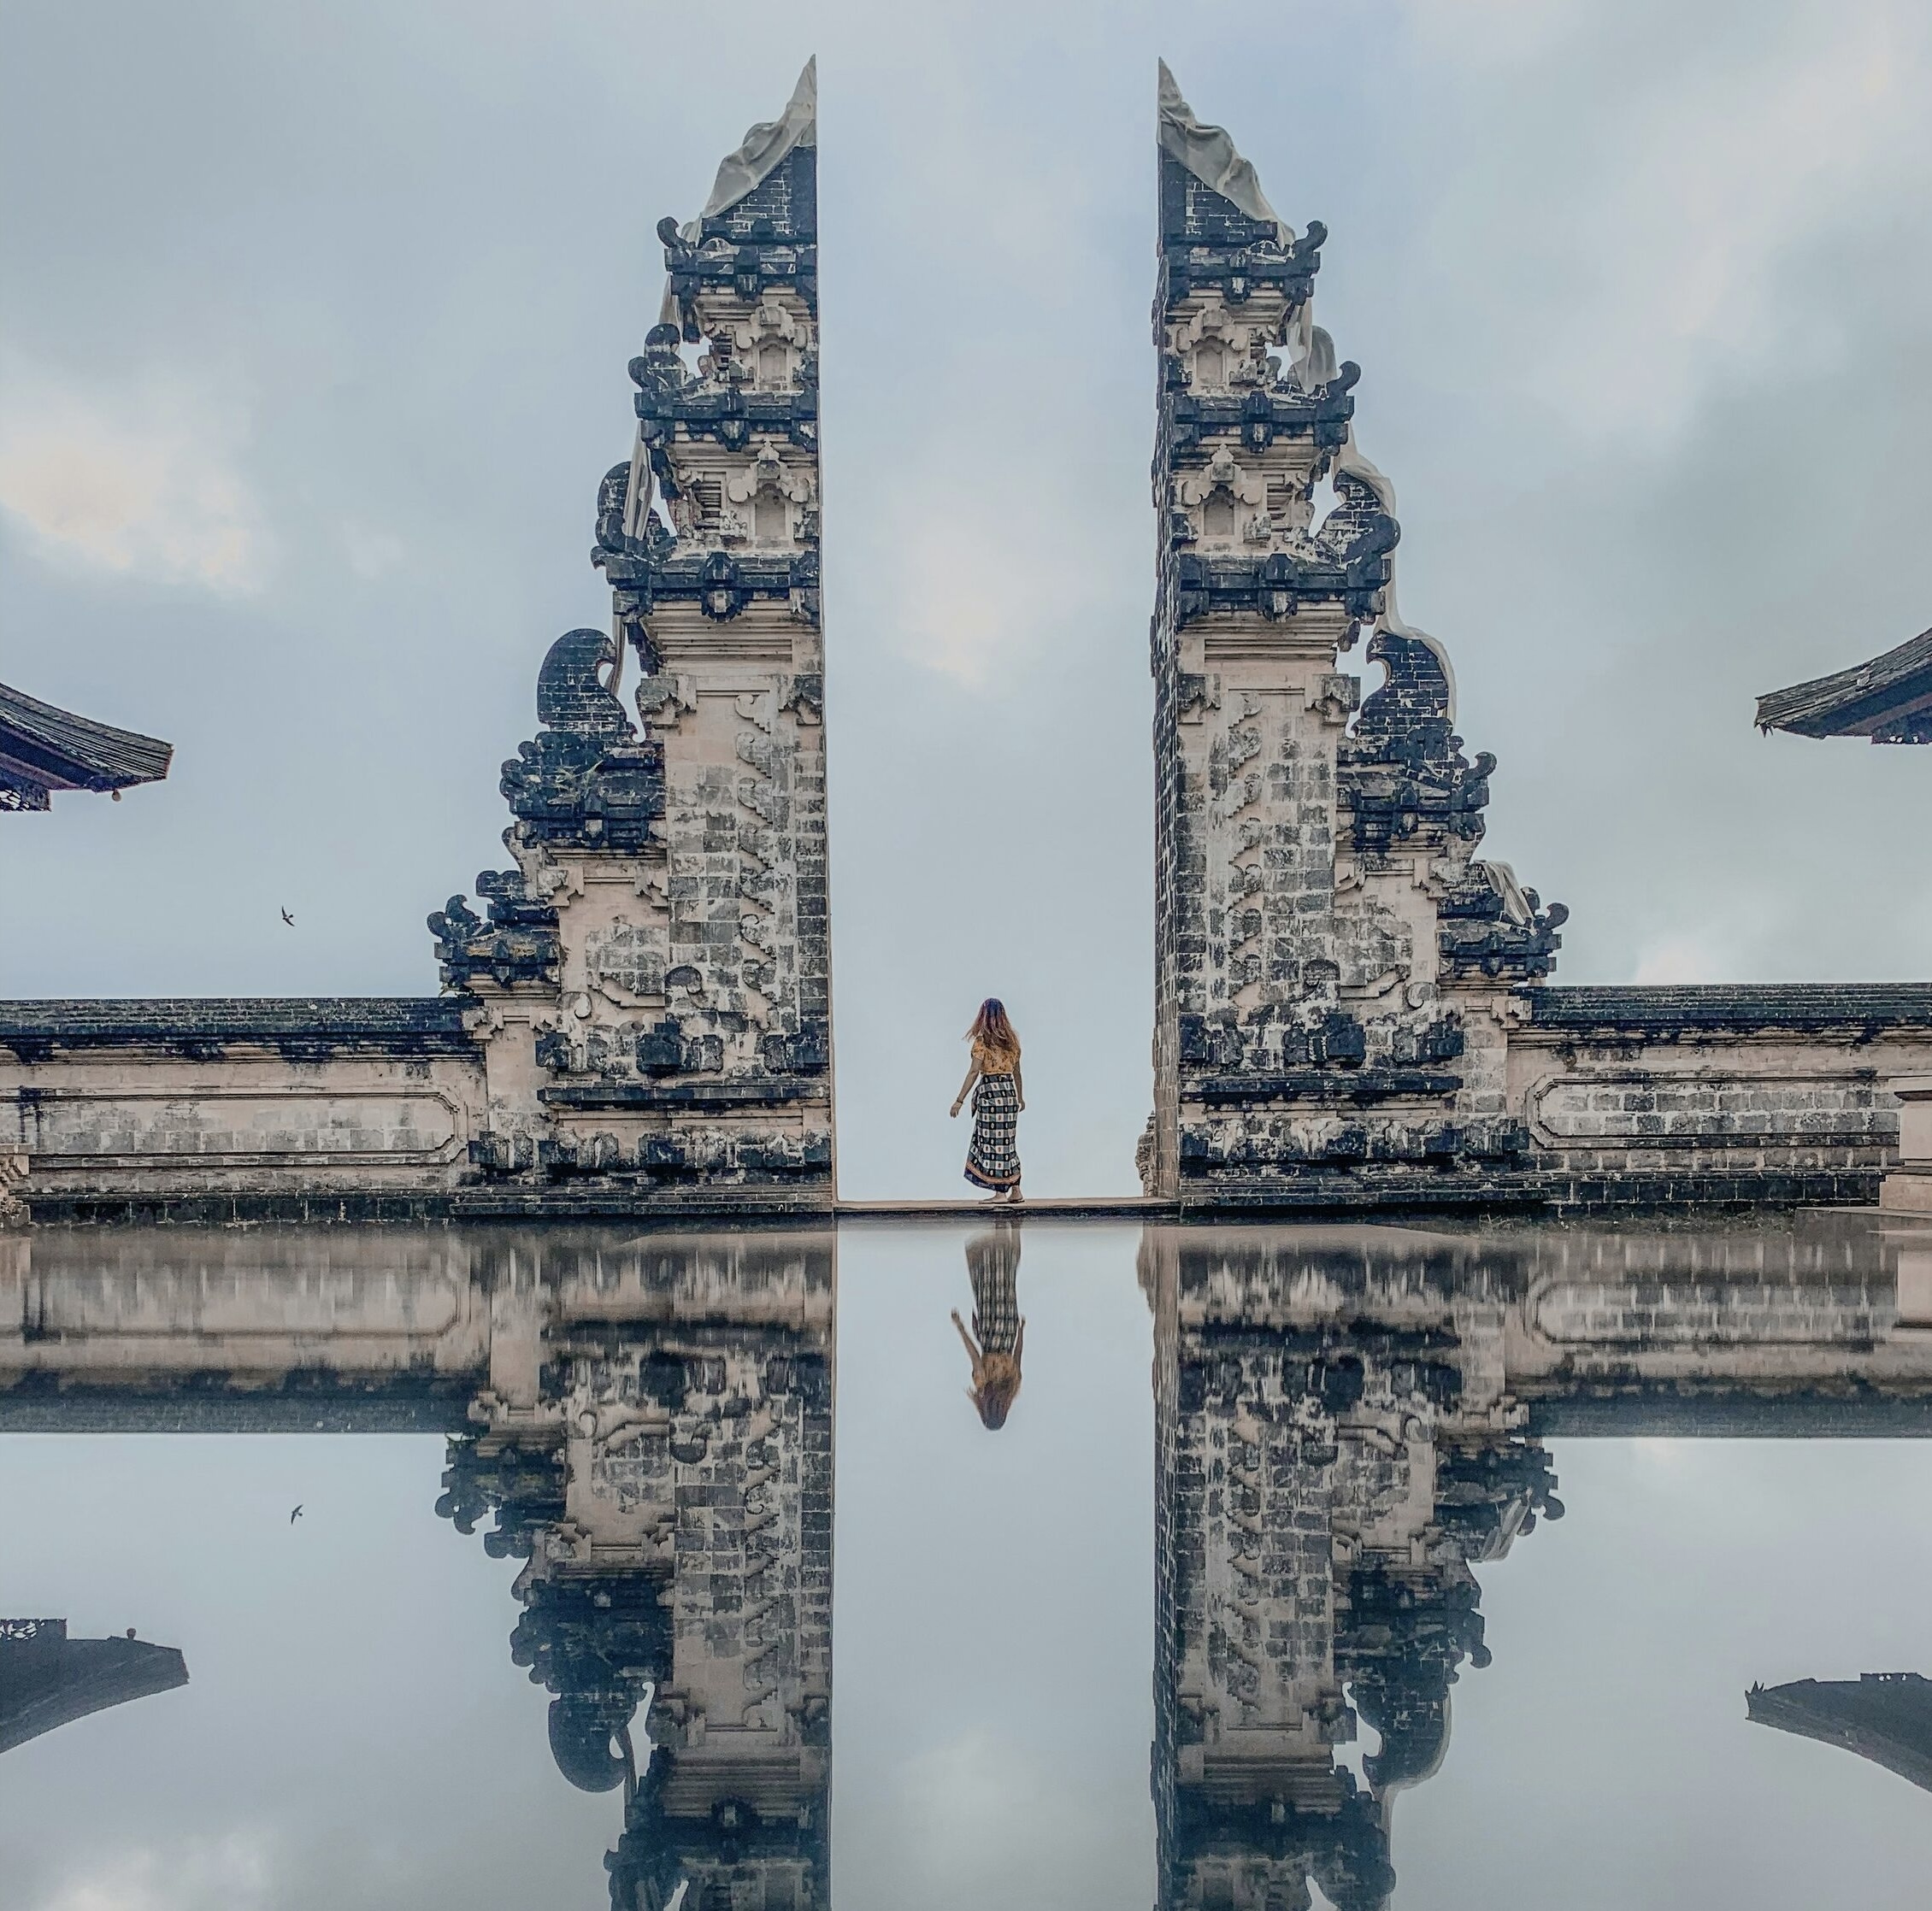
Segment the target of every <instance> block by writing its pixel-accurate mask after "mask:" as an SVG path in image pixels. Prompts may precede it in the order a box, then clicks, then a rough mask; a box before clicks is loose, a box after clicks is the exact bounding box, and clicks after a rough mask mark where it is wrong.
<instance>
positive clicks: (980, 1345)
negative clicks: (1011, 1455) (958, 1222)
mask: <svg viewBox="0 0 1932 1911" xmlns="http://www.w3.org/2000/svg"><path fill="white" fill-rule="evenodd" d="M966 1273H967V1277H968V1279H970V1280H971V1282H972V1283H973V1333H971V1334H969V1333H968V1332H966V1323H965V1322H964V1321H963V1320H961V1319H960V1318H959V1310H958V1309H957V1308H954V1309H953V1314H952V1324H953V1326H956V1327H957V1328H958V1330H959V1338H960V1339H961V1340H962V1341H963V1342H964V1343H965V1344H966V1358H967V1359H968V1360H969V1361H971V1362H972V1363H973V1385H972V1387H971V1389H970V1390H969V1393H968V1397H969V1399H970V1400H971V1401H972V1402H973V1404H974V1405H975V1407H976V1408H979V1410H980V1420H981V1424H982V1425H983V1426H985V1427H986V1429H987V1432H989V1433H997V1432H998V1431H999V1429H1000V1428H1001V1427H1003V1426H1005V1424H1006V1416H1007V1414H1009V1413H1010V1412H1011V1410H1012V1407H1013V1402H1014V1401H1015V1400H1016V1399H1017V1398H1018V1397H1019V1392H1020V1356H1021V1355H1022V1354H1023V1353H1024V1352H1025V1351H1026V1345H1027V1324H1026V1322H1025V1320H1022V1318H1021V1315H1020V1280H1019V1276H1020V1231H1019V1229H1018V1228H1017V1227H1016V1226H1012V1225H1011V1224H1010V1222H1001V1223H999V1224H998V1226H994V1227H993V1228H992V1229H991V1230H989V1231H988V1232H987V1233H984V1234H975V1236H974V1237H973V1238H972V1239H971V1240H970V1241H969V1242H968V1243H967V1244H966ZM973 1334H977V1335H978V1336H979V1337H980V1338H979V1339H978V1341H977V1342H976V1343H975V1340H974V1338H973Z"/></svg>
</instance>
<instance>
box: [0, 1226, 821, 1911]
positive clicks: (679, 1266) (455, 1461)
mask: <svg viewBox="0 0 1932 1911" xmlns="http://www.w3.org/2000/svg"><path fill="white" fill-rule="evenodd" d="M34 1250H35V1251H34V1254H33V1255H32V1261H31V1265H29V1264H28V1263H27V1260H26V1257H25V1256H24V1255H17V1256H16V1257H15V1264H14V1266H13V1267H12V1268H11V1269H10V1270H9V1271H10V1273H11V1275H12V1278H13V1279H14V1281H15V1285H17V1287H18V1289H19V1293H18V1300H19V1312H18V1314H17V1316H16V1318H17V1319H18V1320H19V1321H20V1323H21V1331H20V1334H19V1338H18V1339H17V1341H15V1342H14V1344H12V1345H11V1346H10V1347H9V1348H7V1349H6V1355H7V1358H6V1362H5V1364H6V1365H7V1366H8V1367H11V1368H12V1371H10V1372H3V1373H0V1388H3V1389H4V1391H3V1392H0V1425H4V1426H9V1427H11V1428H14V1429H16V1430H44V1431H45V1430H68V1429H73V1428H75V1427H86V1428H91V1429H96V1430H103V1431H108V1430H131V1429H142V1430H150V1429H156V1428H175V1429H194V1430H200V1431H238V1432H239V1431H262V1430H283V1429H288V1428H292V1427H300V1428H304V1429H321V1430H333V1431H358V1430H363V1431H366V1430H373V1429H383V1430H391V1431H393V1430H398V1429H411V1430H415V1429H421V1428H424V1427H427V1426H439V1425H440V1426H444V1427H445V1428H446V1429H449V1430H450V1431H451V1438H450V1441H449V1463H448V1467H447V1469H446V1471H445V1474H444V1479H443V1487H444V1491H443V1493H442V1496H441V1498H440V1499H439V1502H438V1505H437V1511H438V1512H439V1513H440V1514H443V1515H444V1516H445V1517H446V1518H448V1519H449V1520H451V1521H453V1522H454V1524H455V1525H456V1528H457V1529H458V1530H459V1531H460V1532H464V1533H469V1532H474V1531H475V1529H476V1528H477V1526H479V1525H480V1524H481V1523H482V1522H484V1521H486V1520H487V1521H488V1522H489V1526H488V1530H487V1531H486V1532H485V1533H484V1535H483V1540H482V1544H483V1546H484V1548H485V1549H486V1551H487V1552H488V1553H490V1554H492V1555H494V1556H497V1557H499V1558H502V1557H515V1558H517V1559H520V1560H521V1561H524V1562H525V1563H524V1565H523V1567H522V1569H521V1572H520V1573H518V1575H517V1578H516V1580H515V1586H514V1591H515V1597H516V1599H517V1601H518V1602H519V1603H520V1605H521V1608H522V1609H521V1615H520V1616H519V1617H518V1619H517V1620H516V1622H515V1629H514V1631H513V1632H512V1633H511V1635H510V1655H511V1656H512V1657H513V1658H514V1659H515V1662H516V1663H517V1664H518V1665H520V1666H523V1667H527V1668H528V1670H529V1674H530V1677H531V1678H532V1679H533V1680H535V1681H537V1682H538V1683H539V1684H541V1685H543V1686H545V1688H546V1689H547V1690H548V1691H550V1692H551V1694H552V1695H553V1696H552V1699H551V1707H550V1718H549V1727H550V1744H551V1753H552V1755H553V1757H554V1759H555V1761H556V1763H557V1767H558V1769H559V1770H560V1771H561V1772H562V1773H563V1775H564V1777H566V1778H567V1779H569V1780H570V1782H571V1783H572V1784H573V1785H577V1786H579V1787H580V1788H582V1789H584V1790H593V1791H594V1790H616V1789H618V1788H620V1787H621V1790H622V1793H623V1805H622V1824H621V1835H620V1836H619V1837H618V1838H617V1839H616V1846H615V1849H613V1850H612V1851H611V1852H610V1855H609V1856H608V1858H607V1859H606V1861H605V1862H606V1868H607V1870H608V1871H609V1873H610V1897H611V1903H612V1905H613V1907H614V1908H620V1907H621V1911H663V1907H665V1906H668V1905H669V1904H671V1903H672V1902H674V1900H677V1899H678V1897H679V1894H680V1891H681V1892H683V1893H684V1894H685V1895H684V1897H683V1902H685V1903H686V1904H687V1905H690V1906H692V1907H693V1908H695V1907H697V1906H701V1905H711V1904H733V1905H737V1904H744V1905H747V1906H750V1907H753V1908H755V1911H821V1908H822V1907H824V1906H826V1905H828V1903H829V1902H830V1897H829V1883H828V1876H829V1852H828V1832H827V1827H828V1799H829V1787H830V1749H829V1748H830V1703H831V1600H832V1531H831V1518H832V1348H833V1242H832V1237H831V1236H830V1235H829V1234H825V1233H816V1234H806V1233H786V1232H777V1233H771V1234H747V1235H739V1236H718V1237H709V1238H679V1237H674V1236H669V1235H666V1236H657V1237H652V1238H648V1239H645V1240H641V1241H638V1242H634V1243H630V1244H613V1243H610V1242H608V1241H591V1240H585V1239H580V1238H571V1237H570V1236H568V1235H561V1236H557V1235H553V1236H545V1235H536V1234H532V1235H521V1234H504V1235H498V1236H483V1237H478V1238H463V1237H459V1236H453V1235H429V1236H421V1235H417V1236H409V1235H392V1234H388V1233H386V1232H380V1231H369V1232H349V1231H345V1232H342V1233H340V1234H330V1235H324V1236H320V1237H317V1236H306V1237H304V1236H296V1235H279V1236H278V1235H268V1236H263V1237H236V1236H213V1237H203V1238H195V1237H191V1236H183V1235H173V1234H168V1235H162V1236H158V1237H156V1236H136V1235H127V1236H112V1235H98V1236H70V1237H66V1238H62V1237H58V1236H52V1235H49V1236H43V1237H41V1238H38V1240H37V1241H36V1242H35V1244H34ZM11 1313H12V1309H11V1308H9V1314H11ZM457 1429H460V1431H457ZM639 1720H641V1729H640V1726H639Z"/></svg>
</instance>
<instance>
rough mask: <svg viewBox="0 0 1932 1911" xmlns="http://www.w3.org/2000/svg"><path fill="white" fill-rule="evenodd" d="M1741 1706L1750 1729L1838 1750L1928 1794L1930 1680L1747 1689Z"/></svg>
mask: <svg viewBox="0 0 1932 1911" xmlns="http://www.w3.org/2000/svg"><path fill="white" fill-rule="evenodd" d="M1745 1706H1746V1717H1748V1718H1749V1719H1750V1720H1752V1723H1753V1724H1754V1725H1760V1726H1774V1727H1775V1728H1776V1730H1777V1731H1779V1732H1795V1733H1796V1734H1797V1735H1798V1736H1799V1738H1816V1739H1817V1740H1818V1741H1819V1742H1820V1743H1823V1744H1826V1745H1841V1746H1843V1747H1844V1749H1846V1750H1847V1751H1848V1752H1856V1753H1857V1754H1858V1756H1859V1757H1860V1758H1869V1759H1870V1761H1872V1763H1873V1764H1874V1765H1882V1766H1883V1767H1885V1769H1886V1770H1887V1771H1888V1772H1896V1773H1898V1774H1899V1776H1900V1778H1901V1779H1911V1782H1912V1783H1913V1784H1914V1785H1918V1786H1921V1787H1923V1789H1924V1790H1927V1791H1932V1679H1923V1678H1921V1677H1920V1676H1919V1674H1918V1673H1865V1674H1864V1676H1863V1677H1862V1678H1859V1679H1834V1680H1830V1681H1821V1680H1818V1679H1794V1680H1793V1681H1792V1683H1791V1684H1790V1685H1770V1686H1765V1685H1753V1686H1752V1688H1751V1690H1750V1691H1748V1692H1747V1693H1746V1694H1745Z"/></svg>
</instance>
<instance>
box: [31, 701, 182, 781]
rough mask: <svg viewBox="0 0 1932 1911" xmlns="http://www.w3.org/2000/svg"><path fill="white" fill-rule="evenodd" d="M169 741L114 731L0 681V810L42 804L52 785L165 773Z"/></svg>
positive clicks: (149, 777) (170, 749)
mask: <svg viewBox="0 0 1932 1911" xmlns="http://www.w3.org/2000/svg"><path fill="white" fill-rule="evenodd" d="M173 756H174V744H164V743H162V742H160V741H159V740H158V739H156V738H153V737H144V736H141V735H140V734H138V732H135V731H133V730H116V729H115V727H114V726H113V725H111V724H107V723H96V722H94V721H93V720H92V719H91V718H89V717H84V716H76V715H75V714H74V712H73V711H71V710H63V709H60V708H59V706H58V705H56V704H53V703H42V702H41V701H40V699H39V698H38V697H28V696H27V695H26V693H25V692H24V691H17V690H14V689H12V688H10V687H9V685H5V684H0V809H46V808H47V807H48V803H47V799H48V793H49V792H50V791H54V790H125V789H127V787H128V786H129V785H132V784H136V783H155V782H158V781H159V780H160V779H162V777H164V776H166V775H167V774H168V761H169V759H170V758H172V757H173Z"/></svg>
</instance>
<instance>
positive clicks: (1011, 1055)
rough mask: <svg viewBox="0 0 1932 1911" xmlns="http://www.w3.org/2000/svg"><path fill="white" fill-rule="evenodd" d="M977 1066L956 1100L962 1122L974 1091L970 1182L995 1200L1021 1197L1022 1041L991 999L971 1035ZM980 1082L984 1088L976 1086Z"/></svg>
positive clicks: (1002, 1007)
mask: <svg viewBox="0 0 1932 1911" xmlns="http://www.w3.org/2000/svg"><path fill="white" fill-rule="evenodd" d="M966 1038H967V1040H968V1041H969V1042H970V1043H971V1044H973V1063H972V1066H971V1067H969V1068H968V1069H967V1071H966V1079H965V1080H964V1081H963V1083H962V1084H961V1085H960V1089H959V1092H958V1094H957V1095H956V1096H954V1097H953V1099H952V1112H953V1115H954V1117H955V1118H956V1119H957V1116H958V1114H959V1111H960V1109H961V1108H963V1106H964V1105H965V1101H966V1097H967V1094H968V1092H969V1091H970V1092H971V1094H972V1097H973V1144H972V1146H971V1147H970V1148H969V1149H968V1150H966V1179H968V1180H969V1181H970V1182H971V1183H972V1184H973V1185H974V1186H975V1187H977V1188H985V1189H987V1190H988V1191H989V1192H990V1194H991V1196H992V1198H993V1200H995V1201H1000V1200H1005V1201H1010V1202H1016V1201H1018V1200H1019V1198H1020V1150H1019V1144H1018V1142H1017V1141H1016V1138H1015V1133H1016V1129H1017V1128H1018V1126H1019V1115H1020V1110H1021V1109H1022V1108H1024V1107H1025V1106H1026V1105H1027V1097H1026V1094H1025V1092H1024V1091H1023V1089H1022V1086H1021V1082H1020V1038H1019V1037H1018V1036H1017V1035H1016V1034H1015V1033H1014V1032H1013V1025H1012V1023H1011V1022H1010V1021H1009V1020H1007V1019H1006V1005H1005V1004H1004V1003H1003V1002H1001V1001H1000V1000H999V999H998V997H994V996H988V997H987V999H986V1000H985V1001H984V1002H982V1003H981V1004H980V1012H979V1014H977V1015H975V1017H974V1018H973V1026H972V1027H970V1028H969V1029H968V1030H967V1031H966ZM975 1083H977V1084H978V1086H977V1087H975V1086H974V1085H975Z"/></svg>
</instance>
